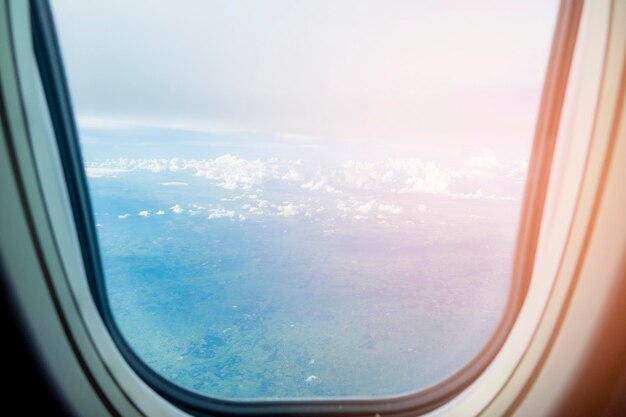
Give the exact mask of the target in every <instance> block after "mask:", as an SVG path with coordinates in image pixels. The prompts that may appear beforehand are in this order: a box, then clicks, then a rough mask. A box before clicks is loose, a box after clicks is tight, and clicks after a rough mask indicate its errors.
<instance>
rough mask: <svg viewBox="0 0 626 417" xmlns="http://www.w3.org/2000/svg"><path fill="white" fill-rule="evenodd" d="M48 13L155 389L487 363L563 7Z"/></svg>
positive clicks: (271, 5)
mask: <svg viewBox="0 0 626 417" xmlns="http://www.w3.org/2000/svg"><path fill="white" fill-rule="evenodd" d="M52 6H53V10H54V12H55V18H56V24H57V29H58V31H59V37H60V42H61V47H62V52H63V58H64V63H65V67H66V71H67V77H68V82H69V86H70V91H71V95H72V100H73V104H74V110H75V115H76V118H77V121H78V126H79V133H80V140H81V147H82V153H83V157H84V167H85V174H86V176H87V178H88V182H89V187H90V193H91V199H92V203H93V208H94V213H93V218H94V220H93V221H94V223H95V224H96V228H97V233H98V239H99V245H100V251H101V256H102V259H103V269H104V275H105V282H104V285H105V287H106V294H107V296H108V303H109V306H110V308H111V310H112V313H113V317H114V319H115V325H116V326H118V327H119V329H120V331H121V334H122V335H123V336H124V338H125V340H126V342H127V343H128V344H129V345H130V347H131V348H132V349H133V351H134V352H135V353H136V354H137V355H138V357H140V358H141V360H143V361H144V362H145V363H146V364H147V365H148V366H149V367H151V368H152V369H153V370H154V371H156V372H157V373H158V374H159V375H161V376H162V377H164V378H165V379H167V380H168V381H169V382H171V383H173V384H175V385H177V386H179V387H183V388H185V389H188V390H191V391H194V392H197V393H201V394H204V395H207V396H210V397H217V398H223V399H232V400H237V399H257V400H259V399H261V400H263V399H277V398H278V399H301V398H313V399H333V398H365V397H368V398H370V397H384V396H396V395H400V394H405V393H410V392H415V391H416V390H420V389H424V388H426V387H429V386H432V385H434V384H436V383H438V382H439V381H441V380H443V379H444V378H447V377H449V376H451V375H453V374H454V373H455V372H456V371H458V370H459V369H461V368H462V367H463V366H464V365H466V364H467V363H468V362H469V361H470V360H471V359H472V358H473V357H475V355H477V354H478V352H480V350H481V349H482V348H483V347H484V346H485V344H486V343H487V341H488V340H489V338H490V337H491V335H492V334H493V332H494V331H495V330H496V329H497V326H498V323H499V321H500V319H501V317H502V314H503V312H504V311H505V309H506V306H507V300H508V297H509V290H510V288H511V265H512V257H513V253H514V249H515V248H514V244H515V238H516V232H517V226H518V219H519V212H520V207H521V203H522V199H523V190H524V185H525V181H526V175H527V167H528V164H529V157H530V149H531V143H532V140H533V133H534V128H535V120H536V117H537V113H538V108H539V99H540V94H541V89H542V83H543V77H544V73H545V69H546V65H547V60H548V54H549V49H550V45H551V41H552V32H553V29H554V23H555V20H556V12H557V6H558V4H557V1H556V0H551V1H545V0H541V1H527V2H519V1H509V0H507V1H499V2H495V1H488V0H478V1H472V2H468V1H464V0H445V1H434V0H432V1H431V0H423V1H388V0H346V1H341V2H336V1H325V0H322V1H320V0H314V1H313V0H312V1H288V0H266V1H245V0H235V1H191V0H184V1H176V2H174V1H150V2H148V1H134V2H127V1H122V0H114V1H107V2H72V1H68V0H54V1H53V2H52Z"/></svg>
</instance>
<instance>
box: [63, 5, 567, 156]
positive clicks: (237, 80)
mask: <svg viewBox="0 0 626 417" xmlns="http://www.w3.org/2000/svg"><path fill="white" fill-rule="evenodd" d="M557 7H558V2H557V1H556V0H549V1H548V0H532V1H519V0H505V1H502V0H501V1H486V0H479V1H467V0H432V1H431V0H413V1H410V0H408V1H394V0H308V1H297V0H248V1H246V0H234V1H233V0H220V1H206V0H204V1H203V0H197V1H190V0H184V1H164V0H158V1H157V0H150V1H131V0H114V1H112V0H107V1H100V2H82V1H72V0H54V1H53V8H54V11H55V14H56V18H57V27H58V30H59V32H60V34H61V43H62V49H63V53H64V58H65V64H66V69H67V73H68V77H69V81H70V87H71V93H72V97H73V101H74V105H75V108H76V112H77V114H78V116H79V119H80V120H82V121H83V123H86V124H88V123H89V122H92V123H93V122H94V121H100V122H102V123H104V124H105V125H106V123H108V122H115V121H126V122H130V123H133V122H134V123H141V124H147V125H157V126H159V125H173V126H176V125H187V126H204V127H206V128H209V129H227V130H247V131H261V132H273V133H282V134H290V135H293V136H294V137H297V136H305V137H313V138H316V140H319V141H324V140H328V141H333V140H335V141H336V140H344V141H345V140H347V141H355V143H357V142H358V143H364V142H368V141H378V142H381V141H384V142H385V143H390V144H412V143H417V144H437V146H444V147H457V148H459V149H464V147H466V146H476V147H490V148H494V149H497V148H506V149H508V150H510V151H511V152H518V151H520V150H527V149H528V148H529V146H530V141H531V139H532V134H533V130H534V122H535V119H536V113H537V108H538V100H539V95H540V91H541V86H542V82H543V77H544V73H545V67H546V63H547V57H548V53H549V48H550V44H551V38H552V33H553V30H554V23H555V19H556V11H557ZM459 144H462V145H461V146H460V147H459Z"/></svg>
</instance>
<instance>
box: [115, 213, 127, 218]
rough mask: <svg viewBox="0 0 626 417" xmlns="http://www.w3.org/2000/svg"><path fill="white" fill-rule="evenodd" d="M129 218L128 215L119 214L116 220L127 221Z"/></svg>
mask: <svg viewBox="0 0 626 417" xmlns="http://www.w3.org/2000/svg"><path fill="white" fill-rule="evenodd" d="M129 217H130V214H129V213H125V214H120V215H119V216H117V218H118V219H127V218H129Z"/></svg>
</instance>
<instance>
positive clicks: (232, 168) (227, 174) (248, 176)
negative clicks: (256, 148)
mask: <svg viewBox="0 0 626 417" xmlns="http://www.w3.org/2000/svg"><path fill="white" fill-rule="evenodd" d="M271 174H272V172H271V170H270V169H269V168H268V167H266V165H265V163H263V162H262V161H261V160H260V159H257V160H254V161H248V160H245V159H240V158H237V157H235V156H232V155H230V154H226V155H222V156H220V157H218V158H215V159H211V160H208V161H203V162H198V163H197V164H196V175H197V176H200V177H205V178H207V179H210V180H216V181H220V182H219V183H218V184H217V185H218V186H220V187H222V188H224V189H227V190H236V189H238V188H241V189H243V190H251V189H252V188H253V186H255V185H258V184H261V183H262V182H263V181H264V180H266V179H267V178H269V177H271Z"/></svg>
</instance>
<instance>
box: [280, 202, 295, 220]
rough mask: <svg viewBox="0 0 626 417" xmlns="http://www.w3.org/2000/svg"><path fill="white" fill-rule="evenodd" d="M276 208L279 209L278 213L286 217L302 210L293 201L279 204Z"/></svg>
mask: <svg viewBox="0 0 626 417" xmlns="http://www.w3.org/2000/svg"><path fill="white" fill-rule="evenodd" d="M276 209H277V210H278V215H279V216H284V217H289V216H295V215H296V214H298V213H299V212H300V210H299V208H298V207H296V206H295V205H294V204H293V203H285V204H283V205H282V206H278V207H277V208H276Z"/></svg>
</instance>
